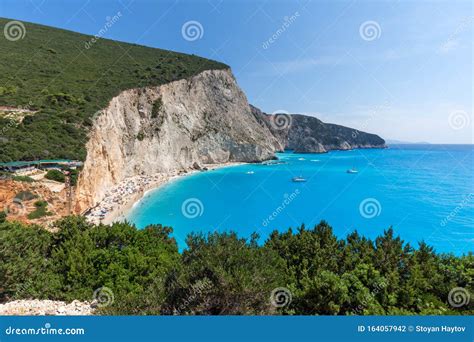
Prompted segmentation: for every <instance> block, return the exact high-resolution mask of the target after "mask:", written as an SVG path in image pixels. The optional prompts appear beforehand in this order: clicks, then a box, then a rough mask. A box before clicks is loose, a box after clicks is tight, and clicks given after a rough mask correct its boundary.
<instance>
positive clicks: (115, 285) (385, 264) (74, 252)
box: [0, 216, 474, 315]
mask: <svg viewBox="0 0 474 342" xmlns="http://www.w3.org/2000/svg"><path fill="white" fill-rule="evenodd" d="M56 227H57V228H58V232H57V233H50V232H48V231H46V230H44V229H42V228H41V227H39V226H28V227H26V226H24V225H22V224H20V223H14V222H7V221H5V217H4V216H0V246H1V248H0V259H1V260H2V262H1V263H0V289H1V290H0V301H7V300H11V299H20V298H45V299H46V298H47V299H56V300H65V301H72V300H74V299H80V300H88V301H91V300H92V299H93V298H97V297H99V298H98V299H99V304H100V305H99V312H100V313H103V314H181V315H188V314H194V315H218V314H289V315H292V314H298V315H323V314H324V315H354V314H356V315H369V314H374V315H399V314H401V315H405V314H422V315H427V314H473V313H474V310H473V308H472V306H470V305H469V303H464V305H462V306H460V307H454V306H453V305H452V304H451V305H450V304H449V296H450V295H449V293H450V291H451V290H452V289H453V288H463V289H464V291H466V293H469V292H470V293H472V291H473V290H474V283H473V282H474V256H473V255H472V254H469V255H465V256H461V257H456V256H453V255H450V254H436V253H435V252H434V251H433V249H432V248H431V247H429V246H427V245H426V244H424V243H421V244H420V247H419V248H418V249H413V248H412V247H411V246H410V245H409V244H406V243H404V242H403V241H402V240H401V239H400V238H399V237H395V236H394V233H393V230H392V229H389V230H387V231H385V232H384V234H383V235H381V236H379V237H378V238H376V240H375V241H371V240H369V239H366V238H363V237H361V236H359V235H358V234H357V232H354V233H352V234H350V235H349V236H348V237H347V238H346V239H338V238H336V236H334V234H333V232H332V228H331V227H330V226H329V225H328V224H327V223H325V222H321V223H320V224H319V225H317V226H316V227H314V229H305V228H304V227H300V228H299V229H298V230H297V231H296V232H295V231H292V230H291V229H290V230H288V231H286V232H283V233H279V232H274V233H272V234H271V236H270V237H269V238H268V240H267V241H266V243H265V244H264V245H258V244H257V242H256V241H257V236H253V237H252V238H251V239H249V240H246V239H242V238H239V237H238V236H237V235H236V234H234V233H213V234H209V235H206V236H204V235H199V234H198V235H195V234H192V235H190V236H188V239H187V245H188V248H187V249H186V250H185V251H184V252H183V253H182V254H180V253H179V252H178V248H177V245H176V242H175V240H174V239H173V238H171V237H170V233H171V229H170V228H166V227H162V226H158V225H153V226H149V227H147V228H145V229H143V230H137V229H135V228H134V227H133V226H131V225H129V224H127V223H114V224H113V225H111V226H103V225H97V226H95V225H92V224H89V223H86V222H85V220H84V219H83V218H78V217H68V218H66V219H63V220H61V221H59V222H57V223H56ZM457 300H459V298H457ZM456 303H459V301H457V302H456Z"/></svg>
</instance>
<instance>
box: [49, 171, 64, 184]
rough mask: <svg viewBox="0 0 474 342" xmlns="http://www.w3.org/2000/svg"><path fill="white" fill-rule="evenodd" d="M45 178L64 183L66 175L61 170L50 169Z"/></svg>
mask: <svg viewBox="0 0 474 342" xmlns="http://www.w3.org/2000/svg"><path fill="white" fill-rule="evenodd" d="M44 178H46V179H50V180H53V181H56V182H61V183H64V182H65V180H66V176H65V175H64V173H62V172H61V171H59V170H48V172H46V175H45V176H44Z"/></svg>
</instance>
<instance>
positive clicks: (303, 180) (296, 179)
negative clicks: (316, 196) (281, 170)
mask: <svg viewBox="0 0 474 342" xmlns="http://www.w3.org/2000/svg"><path fill="white" fill-rule="evenodd" d="M291 180H292V181H293V182H295V183H301V182H306V178H303V177H301V176H299V177H293V178H292V179H291Z"/></svg>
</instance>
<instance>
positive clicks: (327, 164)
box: [127, 145, 474, 255]
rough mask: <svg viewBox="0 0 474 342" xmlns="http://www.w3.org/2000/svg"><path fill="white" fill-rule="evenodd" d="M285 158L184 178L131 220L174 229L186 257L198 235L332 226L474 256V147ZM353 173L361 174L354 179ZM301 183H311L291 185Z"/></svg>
mask: <svg viewBox="0 0 474 342" xmlns="http://www.w3.org/2000/svg"><path fill="white" fill-rule="evenodd" d="M278 157H279V158H280V161H282V162H285V163H284V164H278V165H261V164H251V165H242V166H234V167H227V168H222V169H218V170H213V171H207V172H200V173H196V174H193V175H190V176H186V177H182V178H180V179H178V180H176V181H174V182H171V183H169V184H167V185H165V186H163V187H161V188H159V189H156V190H153V191H151V192H149V193H148V194H147V195H146V196H145V197H144V198H143V199H142V200H141V201H140V202H138V203H137V204H136V205H135V207H134V208H133V209H132V211H131V212H130V213H129V215H128V217H127V219H128V220H129V221H131V222H133V223H135V224H136V225H137V227H139V228H143V227H145V226H146V225H148V224H151V223H161V224H163V225H168V226H172V227H173V229H174V236H175V238H176V239H177V241H178V245H179V246H180V248H184V247H185V246H186V245H185V242H184V241H185V237H186V235H187V234H188V233H190V232H192V231H203V232H209V231H214V230H219V231H225V230H235V231H237V232H238V233H239V235H241V236H244V237H249V236H250V235H251V234H252V232H257V233H259V234H260V236H261V239H262V241H264V239H265V238H266V237H267V236H268V234H269V233H270V232H271V231H272V230H274V229H278V230H286V229H287V228H289V227H297V226H299V225H301V224H302V223H304V224H305V225H306V226H307V227H312V226H313V225H315V224H317V223H319V222H320V221H321V220H326V221H328V222H329V223H330V224H331V225H332V226H333V228H334V232H335V234H336V235H337V236H339V237H341V238H342V237H345V236H346V235H347V234H348V233H350V232H351V231H353V230H355V229H357V230H358V231H359V233H361V234H363V235H365V236H367V237H370V238H375V237H376V236H377V235H380V234H382V233H383V231H384V229H387V228H388V227H389V226H393V228H394V229H395V232H396V233H397V234H399V235H400V236H401V238H402V239H403V240H405V241H407V242H410V243H412V244H413V245H414V246H415V247H416V246H418V244H417V242H418V241H421V240H424V241H426V242H427V243H429V244H430V245H432V246H434V247H435V249H436V250H437V251H438V252H453V253H455V254H458V255H459V254H463V253H467V252H468V251H473V250H474V248H473V246H474V146H473V145H397V146H395V145H394V146H391V147H390V148H388V149H371V150H353V151H334V152H330V153H327V154H293V153H281V154H279V155H278ZM350 168H356V169H357V170H358V171H359V172H358V173H356V174H348V173H346V170H347V169H350ZM252 171H253V172H254V173H253V174H248V173H247V172H252ZM295 176H303V177H304V178H306V179H307V182H304V183H296V182H292V178H293V177H295ZM270 216H271V218H269V217H270Z"/></svg>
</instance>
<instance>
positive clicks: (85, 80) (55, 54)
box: [0, 18, 228, 162]
mask: <svg viewBox="0 0 474 342" xmlns="http://www.w3.org/2000/svg"><path fill="white" fill-rule="evenodd" d="M9 21H11V19H4V18H0V30H1V32H2V33H3V31H4V27H5V25H6V24H7V23H8V22H9ZM23 24H24V25H25V28H26V34H25V36H24V38H23V39H19V40H16V41H10V40H8V39H6V38H5V35H4V34H2V35H1V36H0V58H1V62H0V106H11V107H24V108H27V109H29V110H32V111H35V113H34V114H33V115H31V114H29V115H26V116H25V117H24V118H23V120H22V121H21V123H20V120H15V119H12V117H11V113H10V116H8V115H9V114H8V112H7V111H5V110H3V111H2V110H0V161H1V162H5V161H13V160H34V159H52V158H68V159H80V160H84V158H85V154H86V152H85V143H86V139H87V131H88V129H89V128H90V127H91V123H92V122H91V117H92V116H93V115H94V113H95V112H96V111H97V110H99V109H101V108H103V107H105V106H106V105H107V103H108V101H109V100H110V99H111V98H112V97H114V96H116V95H117V94H118V93H120V92H121V91H122V90H125V89H130V88H137V87H144V86H156V85H160V84H163V83H167V82H170V81H174V80H178V79H183V78H187V77H190V76H193V75H195V74H197V73H199V72H201V71H203V70H209V69H223V68H228V66H226V65H225V64H222V63H219V62H215V61H212V60H208V59H205V58H201V57H196V56H192V55H186V54H182V53H176V52H172V51H167V50H161V49H155V48H149V47H145V46H139V45H136V44H128V43H123V42H117V41H112V40H107V39H100V40H98V41H97V42H96V43H93V44H90V42H91V39H92V38H93V37H92V36H89V35H84V34H79V33H75V32H71V31H66V30H61V29H56V28H52V27H47V26H42V25H37V24H32V23H26V22H23ZM88 43H89V44H90V45H91V46H90V48H86V44H88Z"/></svg>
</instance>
